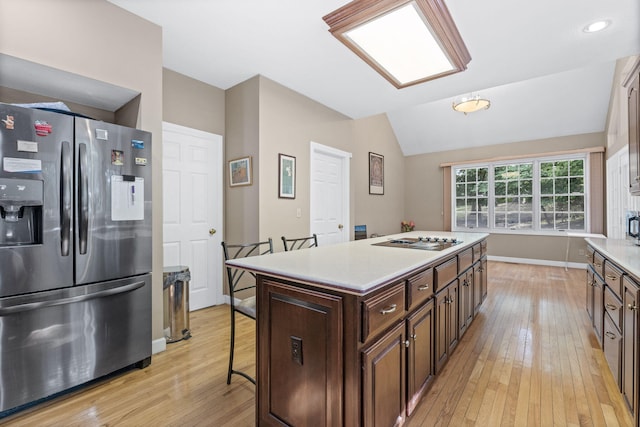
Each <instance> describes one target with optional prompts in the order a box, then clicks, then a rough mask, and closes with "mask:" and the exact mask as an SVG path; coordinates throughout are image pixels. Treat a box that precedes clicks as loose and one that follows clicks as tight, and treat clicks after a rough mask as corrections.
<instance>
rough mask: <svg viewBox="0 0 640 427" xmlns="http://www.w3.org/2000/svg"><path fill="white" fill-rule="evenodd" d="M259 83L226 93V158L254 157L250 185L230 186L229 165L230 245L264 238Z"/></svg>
mask: <svg viewBox="0 0 640 427" xmlns="http://www.w3.org/2000/svg"><path fill="white" fill-rule="evenodd" d="M259 82H260V79H259V78H258V77H254V78H251V79H249V80H247V81H245V82H243V83H241V84H238V85H236V86H234V87H232V88H230V89H228V90H227V91H226V93H225V105H226V116H225V144H224V146H225V159H226V161H227V162H228V161H229V160H233V159H237V158H240V157H246V156H251V160H252V168H251V169H252V171H251V173H252V181H253V183H252V184H251V185H248V186H240V187H229V172H228V165H227V164H225V166H224V167H225V183H224V193H225V198H224V202H225V206H224V216H225V227H224V228H225V229H224V235H223V239H224V240H225V241H227V242H230V243H241V242H255V241H258V240H259V239H260V237H261V236H260V230H259V228H258V226H259V220H260V209H259V202H260V198H259V195H260V194H259V189H260V185H261V183H260V181H259V180H256V177H257V176H259V174H260V150H259V130H258V125H259V122H258V120H259V96H260V94H259V89H260V88H259Z"/></svg>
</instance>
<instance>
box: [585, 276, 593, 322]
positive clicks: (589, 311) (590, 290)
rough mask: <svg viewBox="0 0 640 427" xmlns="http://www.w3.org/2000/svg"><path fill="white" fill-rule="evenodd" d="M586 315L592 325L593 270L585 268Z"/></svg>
mask: <svg viewBox="0 0 640 427" xmlns="http://www.w3.org/2000/svg"><path fill="white" fill-rule="evenodd" d="M586 294H587V314H588V315H589V319H591V322H592V323H593V270H591V267H588V268H587V292H586Z"/></svg>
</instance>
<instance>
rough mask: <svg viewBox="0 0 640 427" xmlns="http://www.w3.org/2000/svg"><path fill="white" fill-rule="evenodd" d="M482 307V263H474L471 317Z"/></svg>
mask: <svg viewBox="0 0 640 427" xmlns="http://www.w3.org/2000/svg"><path fill="white" fill-rule="evenodd" d="M480 306H482V263H481V262H476V263H475V264H474V266H473V315H474V316H475V315H476V314H478V311H480Z"/></svg>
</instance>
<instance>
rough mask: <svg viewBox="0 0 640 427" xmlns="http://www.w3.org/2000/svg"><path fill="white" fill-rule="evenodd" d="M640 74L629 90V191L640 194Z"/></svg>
mask: <svg viewBox="0 0 640 427" xmlns="http://www.w3.org/2000/svg"><path fill="white" fill-rule="evenodd" d="M639 89H640V74H636V75H635V77H634V78H633V80H632V81H631V84H630V85H629V88H628V89H627V95H628V98H627V105H628V106H629V109H628V112H629V190H630V191H631V193H632V194H640V130H639V129H638V128H639V127H640V124H639V123H638V122H640V107H639V104H640V96H638V90H639Z"/></svg>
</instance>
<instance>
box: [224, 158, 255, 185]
mask: <svg viewBox="0 0 640 427" xmlns="http://www.w3.org/2000/svg"><path fill="white" fill-rule="evenodd" d="M240 185H251V156H247V157H241V158H239V159H235V160H229V186H231V187H237V186H240Z"/></svg>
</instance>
